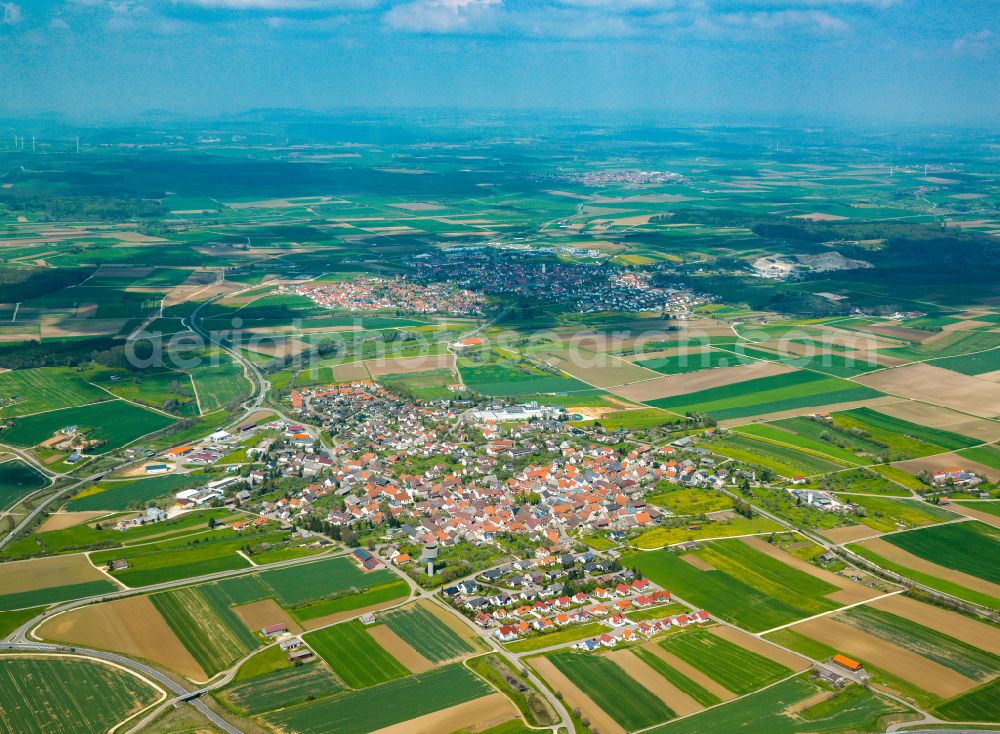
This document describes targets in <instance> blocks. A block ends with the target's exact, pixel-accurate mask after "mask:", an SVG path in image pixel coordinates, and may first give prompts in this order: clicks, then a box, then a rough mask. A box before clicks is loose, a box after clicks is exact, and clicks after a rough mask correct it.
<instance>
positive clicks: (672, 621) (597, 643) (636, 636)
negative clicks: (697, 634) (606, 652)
mask: <svg viewBox="0 0 1000 734" xmlns="http://www.w3.org/2000/svg"><path fill="white" fill-rule="evenodd" d="M711 619H712V617H711V615H709V613H708V612H706V611H705V610H704V609H699V610H698V611H696V612H691V613H690V614H677V615H674V616H672V617H663V618H662V619H651V620H649V621H647V622H640V623H639V624H631V623H629V622H628V620H625V622H626V624H627V625H628V626H624V625H622V626H623V627H624V629H619V630H614V631H611V632H605V633H603V634H602V635H601V636H600V637H591V638H590V639H587V640H581V641H580V642H578V643H576V645H574V647H577V648H579V649H580V650H585V651H587V652H593V651H594V650H597V649H598V648H601V647H615V646H616V645H618V644H620V643H628V642H634V641H636V640H640V639H643V638H647V637H653V636H654V635H658V634H660V633H661V632H666V631H667V630H668V629H670V628H671V627H687V626H689V625H692V624H704V623H705V622H708V621H711Z"/></svg>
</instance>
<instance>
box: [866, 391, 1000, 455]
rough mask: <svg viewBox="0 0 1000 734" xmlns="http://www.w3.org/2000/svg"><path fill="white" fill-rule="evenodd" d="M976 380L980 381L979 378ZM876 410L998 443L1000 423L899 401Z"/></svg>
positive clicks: (932, 406) (894, 416)
mask: <svg viewBox="0 0 1000 734" xmlns="http://www.w3.org/2000/svg"><path fill="white" fill-rule="evenodd" d="M977 379H981V376H980V377H979V378H977ZM876 410H877V411H878V412H879V413H885V414H886V415H888V416H892V417H893V418H901V419H902V420H905V421H911V422H913V423H917V424H919V425H922V426H929V427H930V428H939V429H941V430H942V431H952V432H953V433H960V434H962V435H963V436H969V437H971V438H978V439H979V440H981V441H1000V423H996V422H994V421H988V420H984V419H982V418H976V417H975V416H971V415H966V414H964V413H958V412H956V411H954V410H949V409H948V408H942V407H939V406H937V405H930V404H928V403H918V402H913V401H909V400H906V401H902V400H901V401H899V402H895V403H887V404H886V405H880V406H879V407H878V408H876Z"/></svg>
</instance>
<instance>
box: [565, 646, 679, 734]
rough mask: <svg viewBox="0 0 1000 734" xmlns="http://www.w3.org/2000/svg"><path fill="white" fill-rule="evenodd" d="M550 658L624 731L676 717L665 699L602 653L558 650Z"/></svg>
mask: <svg viewBox="0 0 1000 734" xmlns="http://www.w3.org/2000/svg"><path fill="white" fill-rule="evenodd" d="M548 659H549V660H550V661H551V662H552V664H553V665H555V666H556V668H558V669H559V671H560V672H561V673H562V674H563V675H565V676H566V677H567V678H569V679H570V681H572V682H573V685H575V686H576V687H577V688H579V689H580V691H581V692H582V693H583V694H584V695H586V696H587V697H588V698H590V699H591V700H592V701H593V702H594V703H595V704H597V705H598V706H599V707H600V708H601V709H602V710H603V711H605V712H606V713H607V714H608V715H609V716H610V717H611V718H612V719H614V720H615V721H616V722H617V723H618V724H620V725H621V726H622V728H623V729H625V731H633V730H634V729H643V728H645V727H647V726H653V725H655V724H659V723H662V722H664V721H667V720H669V719H672V718H674V717H675V716H676V714H675V713H674V712H673V711H671V710H670V709H669V708H668V707H667V705H666V704H665V703H663V701H661V700H660V699H659V698H657V697H656V696H654V695H653V694H652V693H650V692H649V691H648V690H646V688H644V687H643V686H642V684H640V683H639V682H638V681H636V680H635V679H634V678H632V677H631V676H629V675H628V674H627V673H626V672H625V671H624V670H622V668H620V667H619V666H618V665H616V664H615V663H614V662H612V661H611V660H610V659H609V658H607V657H605V656H603V655H595V654H590V653H577V652H557V653H550V654H549V655H548Z"/></svg>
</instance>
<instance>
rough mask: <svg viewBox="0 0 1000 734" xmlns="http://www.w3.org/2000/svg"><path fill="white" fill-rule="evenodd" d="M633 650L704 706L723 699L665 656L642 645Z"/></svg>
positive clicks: (712, 704) (679, 688)
mask: <svg viewBox="0 0 1000 734" xmlns="http://www.w3.org/2000/svg"><path fill="white" fill-rule="evenodd" d="M632 652H633V653H634V654H635V655H637V656H638V657H639V659H641V660H642V661H643V662H644V663H646V665H648V666H649V667H651V668H652V669H653V670H655V671H656V672H657V673H659V674H660V675H662V676H663V677H664V678H666V679H667V681H669V682H670V683H671V684H672V685H673V686H674V687H675V688H677V689H678V690H680V691H682V692H683V693H686V694H687V695H689V696H690V697H691V698H693V699H694V700H695V701H697V702H698V703H699V704H701V705H702V706H714V705H715V704H717V703H721V700H722V699H720V698H719V697H718V696H716V695H715V694H714V693H712V692H711V691H706V690H705V689H704V688H702V687H701V686H700V685H698V684H697V683H695V682H694V681H693V680H691V679H690V678H688V677H686V676H685V675H684V674H683V673H680V672H678V671H676V670H674V669H673V668H671V667H670V666H669V665H667V663H666V662H665V661H664V660H663V658H661V657H659V656H658V655H656V654H654V653H652V652H650V651H649V650H646V649H644V648H642V647H635V648H632Z"/></svg>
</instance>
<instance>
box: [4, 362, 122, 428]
mask: <svg viewBox="0 0 1000 734" xmlns="http://www.w3.org/2000/svg"><path fill="white" fill-rule="evenodd" d="M109 397H111V396H110V395H108V394H107V393H106V392H104V390H102V389H101V388H99V387H96V386H95V385H91V384H90V383H89V382H87V381H86V380H84V379H83V378H82V377H81V376H80V375H79V373H77V372H76V370H73V369H70V368H68V367H38V368H35V369H27V370H10V371H9V372H2V373H0V404H3V403H4V401H8V400H9V401H11V402H12V403H13V405H7V406H6V407H5V408H4V410H5V414H6V415H11V416H14V415H27V414H29V413H39V412H41V411H43V410H56V409H59V408H72V407H75V406H77V405H85V404H87V403H96V402H98V401H101V400H107V399H108V398H109Z"/></svg>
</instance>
